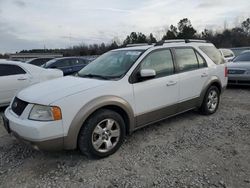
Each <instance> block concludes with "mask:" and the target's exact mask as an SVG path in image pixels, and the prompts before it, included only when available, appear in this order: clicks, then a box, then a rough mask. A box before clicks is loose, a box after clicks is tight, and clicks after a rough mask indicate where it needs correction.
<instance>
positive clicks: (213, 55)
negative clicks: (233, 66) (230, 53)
mask: <svg viewBox="0 0 250 188" xmlns="http://www.w3.org/2000/svg"><path fill="white" fill-rule="evenodd" d="M199 48H200V49H201V50H202V51H203V52H204V53H205V54H206V55H207V56H208V57H209V58H210V59H211V60H212V61H213V62H214V63H215V64H217V65H219V64H224V63H225V60H224V58H223V57H222V54H221V53H220V51H219V50H218V49H217V48H215V47H214V46H200V47H199Z"/></svg>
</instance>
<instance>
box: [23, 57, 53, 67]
mask: <svg viewBox="0 0 250 188" xmlns="http://www.w3.org/2000/svg"><path fill="white" fill-rule="evenodd" d="M52 59H53V58H50V57H41V58H34V59H30V60H28V61H26V62H25V63H28V64H31V65H36V66H39V67H40V66H42V65H43V64H44V63H46V62H48V61H50V60H52Z"/></svg>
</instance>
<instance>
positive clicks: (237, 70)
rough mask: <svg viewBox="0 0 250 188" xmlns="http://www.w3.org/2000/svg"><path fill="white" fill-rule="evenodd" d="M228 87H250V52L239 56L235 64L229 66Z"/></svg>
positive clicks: (234, 61)
mask: <svg viewBox="0 0 250 188" xmlns="http://www.w3.org/2000/svg"><path fill="white" fill-rule="evenodd" d="M227 68H228V85H249V86H250V52H245V53H242V54H240V55H239V56H237V57H236V58H235V59H234V60H233V62H231V63H228V64H227Z"/></svg>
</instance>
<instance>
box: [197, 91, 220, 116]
mask: <svg viewBox="0 0 250 188" xmlns="http://www.w3.org/2000/svg"><path fill="white" fill-rule="evenodd" d="M211 92H215V93H216V95H217V98H218V101H217V105H216V107H215V108H213V109H212V108H210V107H209V104H208V102H209V95H210V94H211ZM219 104H220V91H219V89H218V87H216V86H210V87H209V88H208V90H207V92H206V94H205V96H204V99H203V102H202V105H201V107H200V112H201V113H202V114H204V115H211V114H214V113H215V112H216V111H217V109H218V107H219Z"/></svg>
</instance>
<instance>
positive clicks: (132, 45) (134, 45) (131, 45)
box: [126, 43, 154, 47]
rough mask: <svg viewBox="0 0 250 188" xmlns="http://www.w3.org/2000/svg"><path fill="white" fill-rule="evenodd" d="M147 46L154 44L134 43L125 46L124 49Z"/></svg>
mask: <svg viewBox="0 0 250 188" xmlns="http://www.w3.org/2000/svg"><path fill="white" fill-rule="evenodd" d="M148 45H154V44H149V43H136V44H127V45H126V47H136V46H148Z"/></svg>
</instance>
